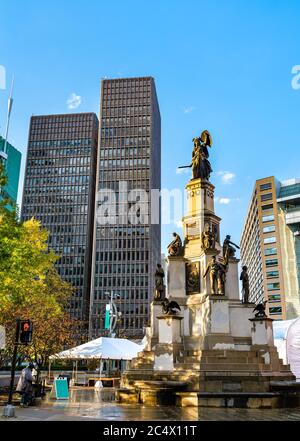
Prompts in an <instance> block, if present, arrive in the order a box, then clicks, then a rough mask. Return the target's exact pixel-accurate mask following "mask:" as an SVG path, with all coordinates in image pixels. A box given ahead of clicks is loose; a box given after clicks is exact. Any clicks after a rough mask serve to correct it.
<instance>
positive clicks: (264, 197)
mask: <svg viewBox="0 0 300 441" xmlns="http://www.w3.org/2000/svg"><path fill="white" fill-rule="evenodd" d="M271 199H272V193H266V194H262V195H261V197H260V200H261V201H262V202H263V201H270V200H271Z"/></svg>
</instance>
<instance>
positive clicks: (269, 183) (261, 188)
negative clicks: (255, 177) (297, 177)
mask: <svg viewBox="0 0 300 441" xmlns="http://www.w3.org/2000/svg"><path fill="white" fill-rule="evenodd" d="M259 188H260V191H264V190H271V188H272V183H271V182H267V183H266V184H261V185H260V186H259Z"/></svg>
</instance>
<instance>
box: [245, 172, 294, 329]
mask: <svg viewBox="0 0 300 441" xmlns="http://www.w3.org/2000/svg"><path fill="white" fill-rule="evenodd" d="M241 260H242V264H243V265H246V266H247V267H248V273H249V281H250V301H253V302H256V303H257V302H260V301H262V300H264V299H265V300H268V303H267V309H268V312H269V315H270V316H271V317H272V318H274V319H277V320H285V319H292V318H295V317H297V316H299V315H300V180H296V179H291V180H289V181H283V182H279V181H278V180H277V179H275V178H274V176H271V177H268V178H264V179H259V180H258V181H256V184H255V186H254V191H253V194H252V198H251V202H250V205H249V209H248V213H247V216H246V221H245V224H244V228H243V232H242V239H241Z"/></svg>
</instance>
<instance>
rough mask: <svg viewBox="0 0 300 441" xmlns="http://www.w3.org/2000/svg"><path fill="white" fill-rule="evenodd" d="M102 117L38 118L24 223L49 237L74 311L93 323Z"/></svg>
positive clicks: (31, 131)
mask: <svg viewBox="0 0 300 441" xmlns="http://www.w3.org/2000/svg"><path fill="white" fill-rule="evenodd" d="M97 146H98V118H97V116H96V115H95V114H94V113H77V114H66V115H45V116H33V117H32V118H31V121H30V129H29V140H28V152H27V163H26V170H25V181H24V190H23V204H22V219H23V220H26V219H30V218H31V217H35V218H36V219H38V220H40V221H41V223H42V225H43V226H44V227H46V228H47V230H48V231H49V232H50V236H49V247H50V248H52V249H53V250H54V251H55V252H56V253H57V254H58V255H60V256H61V257H60V259H59V261H58V263H57V270H58V272H59V273H60V275H61V276H62V277H63V278H64V279H65V280H67V281H69V282H70V283H71V284H72V285H73V286H74V287H75V294H74V296H73V299H72V302H71V306H70V312H71V314H72V316H73V317H74V318H79V319H81V320H84V321H85V323H86V325H87V324H88V316H89V303H90V280H91V257H92V238H93V220H94V204H95V183H96V162H97Z"/></svg>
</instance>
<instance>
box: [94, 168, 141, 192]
mask: <svg viewBox="0 0 300 441" xmlns="http://www.w3.org/2000/svg"><path fill="white" fill-rule="evenodd" d="M149 177H150V171H149V169H148V168H139V169H138V168H137V169H121V170H101V171H100V172H99V180H100V181H110V180H111V179H115V180H116V181H127V180H133V179H136V180H140V179H141V178H143V179H149ZM105 188H106V186H105ZM141 188H142V187H141Z"/></svg>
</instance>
